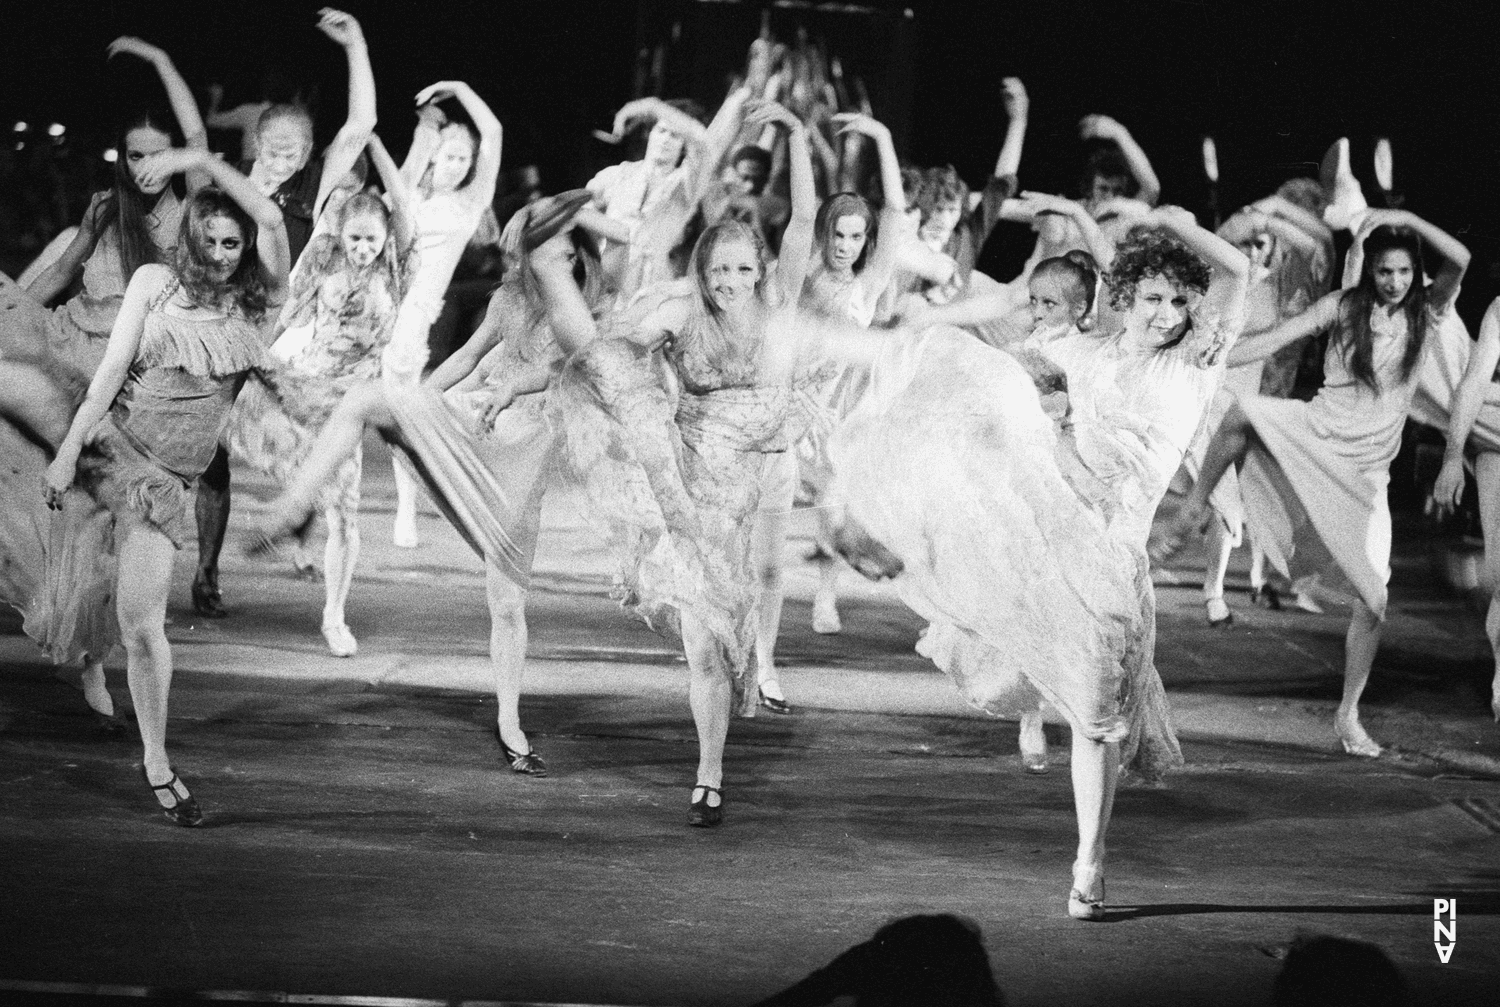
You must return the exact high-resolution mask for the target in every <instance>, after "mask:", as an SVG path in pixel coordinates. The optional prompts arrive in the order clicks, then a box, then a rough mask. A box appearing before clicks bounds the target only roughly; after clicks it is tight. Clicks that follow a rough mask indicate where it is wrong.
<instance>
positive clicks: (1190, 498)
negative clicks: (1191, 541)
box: [1151, 402, 1255, 563]
mask: <svg viewBox="0 0 1500 1007" xmlns="http://www.w3.org/2000/svg"><path fill="white" fill-rule="evenodd" d="M1254 437H1255V428H1254V427H1252V426H1251V425H1250V420H1249V418H1248V417H1247V416H1246V415H1245V413H1244V411H1243V410H1241V409H1240V406H1239V403H1238V402H1236V403H1234V404H1233V405H1231V406H1230V407H1229V411H1228V412H1226V413H1225V414H1224V419H1223V420H1222V421H1221V422H1220V423H1219V429H1218V430H1216V431H1214V436H1213V439H1212V440H1210V441H1209V442H1208V450H1207V452H1206V453H1205V455H1204V458H1203V465H1202V467H1201V468H1200V469H1199V472H1198V481H1197V482H1195V483H1193V488H1192V490H1191V491H1190V492H1189V493H1188V495H1187V496H1186V497H1185V498H1184V499H1183V501H1182V507H1181V509H1180V510H1178V512H1177V516H1176V517H1175V518H1174V519H1173V520H1172V523H1171V525H1170V526H1169V527H1168V529H1167V530H1166V532H1165V533H1164V535H1163V537H1162V539H1161V541H1160V542H1159V543H1156V544H1154V545H1153V547H1152V549H1151V559H1152V562H1155V563H1160V562H1162V561H1163V560H1166V559H1168V558H1170V557H1171V555H1172V554H1173V553H1175V552H1177V550H1178V549H1180V548H1182V546H1183V544H1184V543H1186V541H1187V539H1188V536H1190V535H1192V534H1193V533H1194V532H1196V531H1197V530H1198V529H1199V527H1201V526H1202V524H1203V522H1204V520H1205V519H1207V517H1208V509H1209V505H1208V497H1209V494H1210V493H1212V492H1213V491H1214V487H1216V486H1218V485H1219V480H1220V479H1222V478H1224V473H1225V472H1227V471H1229V467H1230V466H1231V465H1237V464H1239V462H1240V461H1241V460H1243V459H1244V457H1245V452H1247V451H1249V450H1250V446H1251V444H1252V443H1254Z"/></svg>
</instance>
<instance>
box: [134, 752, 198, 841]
mask: <svg viewBox="0 0 1500 1007" xmlns="http://www.w3.org/2000/svg"><path fill="white" fill-rule="evenodd" d="M140 770H141V779H143V780H145V781H146V786H148V787H150V788H151V794H152V796H153V797H154V796H155V795H156V794H157V793H159V792H161V791H166V792H167V793H169V794H171V795H172V800H173V801H175V802H176V803H175V804H173V805H172V806H171V807H170V808H169V807H167V806H166V805H164V804H162V803H161V802H160V801H158V802H157V804H158V805H159V806H160V807H161V812H162V814H164V815H166V816H167V821H169V822H171V823H173V824H174V825H181V826H183V827H184V828H188V829H191V828H196V827H197V826H199V825H202V824H203V809H202V808H200V807H198V801H197V800H196V799H195V798H194V797H193V795H192V793H191V792H190V791H189V790H188V788H187V784H186V783H183V782H182V779H181V778H180V777H178V775H177V772H176V770H173V772H172V778H171V779H170V780H168V781H167V782H166V783H152V782H151V777H150V776H147V775H146V767H145V766H141V767H140Z"/></svg>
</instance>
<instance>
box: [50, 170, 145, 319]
mask: <svg viewBox="0 0 1500 1007" xmlns="http://www.w3.org/2000/svg"><path fill="white" fill-rule="evenodd" d="M121 156H122V157H123V156H124V154H123V152H122V153H121ZM97 205H98V204H97V203H96V204H94V206H91V207H90V208H89V209H90V212H89V213H85V214H84V215H83V222H82V223H80V224H79V225H78V233H77V234H76V235H74V236H73V240H72V241H70V242H68V247H67V248H65V249H63V253H62V255H60V256H58V258H57V261H56V262H54V263H52V265H50V266H48V267H47V268H46V269H44V270H42V272H41V273H40V274H39V275H38V276H37V278H36V279H34V280H32V281H31V286H29V287H27V288H26V292H27V293H28V294H30V295H31V296H32V297H34V298H36V300H37V303H39V304H47V303H48V302H50V301H51V300H52V299H53V298H55V297H57V296H58V295H59V294H61V293H62V292H63V291H65V290H67V289H68V284H70V283H72V282H73V278H74V277H75V276H77V275H78V273H79V271H80V270H82V269H83V264H84V263H85V262H87V261H88V258H89V256H90V255H93V254H94V246H96V245H97V244H98V243H99V232H98V231H97V230H96V229H95V225H94V210H95V207H97Z"/></svg>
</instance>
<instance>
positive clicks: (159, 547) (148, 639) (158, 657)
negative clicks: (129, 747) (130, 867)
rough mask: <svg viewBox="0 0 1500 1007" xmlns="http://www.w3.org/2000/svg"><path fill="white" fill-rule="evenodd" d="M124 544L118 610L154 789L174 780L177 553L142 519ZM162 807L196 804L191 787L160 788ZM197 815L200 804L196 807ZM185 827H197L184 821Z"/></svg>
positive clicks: (127, 526) (127, 527)
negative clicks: (170, 748)
mask: <svg viewBox="0 0 1500 1007" xmlns="http://www.w3.org/2000/svg"><path fill="white" fill-rule="evenodd" d="M122 530H123V531H124V538H123V540H122V541H121V543H120V546H119V570H120V573H119V583H118V585H117V587H116V592H115V596H116V598H117V601H116V603H115V612H116V615H117V616H118V618H119V620H120V633H121V636H122V638H123V640H124V643H125V667H126V670H127V674H128V677H129V681H130V698H131V701H132V702H133V703H134V704H135V715H136V719H137V721H138V722H139V724H140V730H141V749H142V758H141V765H142V768H143V769H144V771H145V774H146V782H147V783H148V784H151V785H152V786H153V787H154V786H156V785H159V784H166V783H168V782H169V781H171V780H172V776H173V773H172V765H171V763H170V762H169V761H168V759H167V695H168V693H169V692H170V690H171V688H172V649H171V647H170V646H169V645H168V644H167V634H166V631H165V629H164V625H165V623H166V616H167V592H168V591H169V589H170V588H171V585H172V560H173V557H174V554H175V552H176V549H175V548H174V547H173V545H172V541H171V540H170V539H169V538H167V537H166V536H165V535H163V534H162V533H161V532H159V531H157V530H156V529H154V528H151V527H149V526H148V525H145V524H142V523H140V522H138V521H133V522H129V523H127V524H124V525H123V529H122ZM155 793H156V798H157V801H158V803H160V804H161V806H162V807H163V808H165V809H167V810H168V811H169V812H171V811H173V810H174V809H179V808H181V809H182V810H183V812H184V813H186V809H185V807H184V804H185V802H189V801H191V795H189V794H188V792H187V788H186V787H184V786H182V785H181V782H180V781H179V782H178V784H177V785H176V786H175V787H173V788H172V789H170V790H165V789H163V790H156V791H155ZM193 811H194V813H196V811H197V809H196V806H194V808H193ZM179 822H180V824H197V821H196V820H194V821H190V822H189V821H181V820H180V819H179Z"/></svg>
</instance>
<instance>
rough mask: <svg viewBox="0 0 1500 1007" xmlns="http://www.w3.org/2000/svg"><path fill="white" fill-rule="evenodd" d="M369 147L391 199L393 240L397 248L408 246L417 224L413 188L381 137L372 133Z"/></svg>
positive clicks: (386, 193)
mask: <svg viewBox="0 0 1500 1007" xmlns="http://www.w3.org/2000/svg"><path fill="white" fill-rule="evenodd" d="M367 149H368V150H369V151H370V162H371V163H372V164H374V165H375V173H376V174H377V175H379V176H380V184H381V185H383V186H385V195H386V198H387V199H388V200H389V201H390V205H391V240H392V241H395V242H396V247H397V248H400V249H405V248H408V247H409V246H410V245H411V242H412V236H413V234H415V232H416V224H415V222H414V221H413V219H412V207H411V189H410V188H409V187H408V186H407V184H406V178H405V176H403V175H402V174H401V169H400V168H397V167H396V161H395V159H394V158H392V157H391V152H390V151H388V150H386V149H385V144H384V143H381V142H380V137H378V136H376V135H375V134H374V133H371V134H370V140H369V143H368V145H367Z"/></svg>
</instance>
